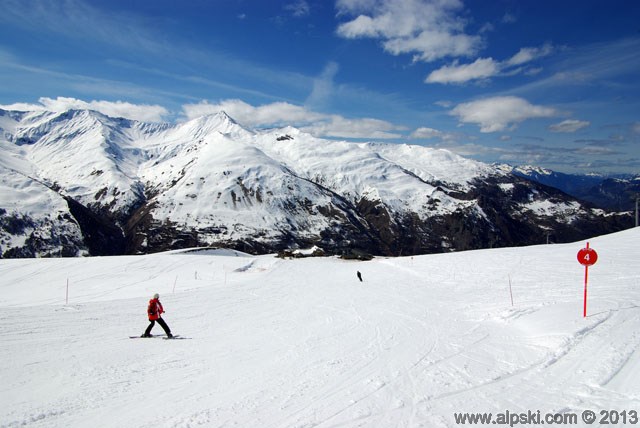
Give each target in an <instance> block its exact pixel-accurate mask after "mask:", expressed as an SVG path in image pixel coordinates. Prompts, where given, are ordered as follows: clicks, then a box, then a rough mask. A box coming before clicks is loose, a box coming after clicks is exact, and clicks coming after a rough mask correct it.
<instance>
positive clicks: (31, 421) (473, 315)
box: [0, 228, 640, 428]
mask: <svg viewBox="0 0 640 428" xmlns="http://www.w3.org/2000/svg"><path fill="white" fill-rule="evenodd" d="M639 239H640V229H638V228H636V229H632V230H628V231H625V232H621V233H616V234H612V235H608V236H602V237H597V238H593V239H591V240H590V242H589V243H590V247H591V248H594V249H595V250H596V251H597V252H598V254H599V260H598V262H597V263H596V264H595V265H594V266H593V267H591V268H590V270H589V289H588V290H589V295H588V296H589V301H588V317H586V318H583V317H582V308H583V306H582V303H583V302H582V296H583V294H582V291H583V278H584V268H583V267H582V266H580V265H579V264H578V262H577V260H576V253H577V252H578V250H579V249H580V248H582V247H584V246H585V242H584V241H583V242H577V243H574V244H562V245H547V246H534V247H527V248H517V249H514V248H504V249H493V250H482V251H467V252H460V253H452V254H440V255H431V256H416V257H403V258H376V259H374V260H372V261H370V262H360V263H356V262H347V261H342V260H338V259H336V258H314V259H300V260H282V259H277V258H274V257H273V256H269V255H267V256H258V257H254V256H249V255H246V254H242V253H237V252H229V251H218V252H211V251H208V252H198V251H196V252H172V253H162V254H155V255H147V256H123V257H100V258H75V259H46V260H0V313H1V315H0V319H1V321H2V329H1V330H0V340H1V341H2V362H3V363H2V364H1V365H0V379H2V382H1V383H0V402H1V403H2V406H0V427H3V428H4V427H7V428H8V427H15V426H29V427H33V428H39V427H47V428H58V427H60V428H62V427H64V428H75V427H78V428H80V427H87V426H105V427H107V426H108V427H111V426H127V427H131V428H137V427H156V428H164V427H197V426H202V427H226V426H242V427H274V428H275V427H282V428H285V427H287V428H289V427H310V426H315V427H344V428H351V427H371V428H378V427H400V426H402V427H430V428H439V427H455V426H459V424H457V423H456V413H466V412H472V413H475V412H491V413H492V417H493V418H494V419H493V420H494V421H495V420H496V419H495V418H497V417H498V416H497V415H498V413H504V412H506V411H509V412H511V413H512V414H513V413H517V414H520V413H525V414H526V413H527V412H531V413H532V414H534V415H536V414H537V412H540V415H541V417H542V418H544V417H545V416H546V415H547V414H548V413H549V414H551V415H552V416H553V415H556V414H562V415H567V416H571V415H576V419H575V420H576V423H575V424H572V425H571V426H581V427H587V426H610V425H604V424H602V423H599V422H597V423H595V424H592V425H587V424H584V423H583V421H582V419H581V417H582V413H583V412H584V411H586V410H591V411H594V412H595V413H596V415H597V416H598V418H601V417H602V415H601V414H600V411H608V410H615V411H617V412H618V418H620V417H621V416H620V414H621V413H622V412H626V417H627V423H626V424H623V423H621V422H622V419H618V421H619V423H618V424H616V425H615V426H636V425H634V424H631V423H630V421H631V418H632V417H633V416H632V413H631V412H633V411H635V412H637V411H638V410H639V407H640V393H639V390H638V383H639V382H640V353H639V352H638V347H639V346H640V335H639V334H638V331H640V309H639V308H640V273H639V272H638V270H637V268H636V266H637V260H638V257H639V255H640V254H639V252H638V246H637V242H638V240H639ZM357 271H360V272H361V273H362V276H363V279H364V282H362V283H361V282H359V281H358V279H357V277H356V272H357ZM67 283H68V290H69V294H68V298H69V303H68V304H65V298H66V290H67ZM510 285H511V289H512V296H513V304H512V301H511V296H510V290H509V289H510ZM155 292H158V293H160V296H161V300H162V302H163V304H164V307H165V309H166V314H165V315H164V319H165V320H166V321H167V323H168V324H169V326H170V327H171V329H172V331H173V333H176V334H180V335H182V336H184V337H188V338H189V339H187V340H179V341H165V340H161V339H133V340H131V339H129V338H128V336H129V335H139V334H141V333H142V332H143V330H144V329H145V327H146V326H147V320H146V305H147V301H148V299H149V298H150V296H151V295H152V294H153V293H155ZM154 333H156V334H160V333H161V330H160V328H159V327H158V326H156V327H155V331H154ZM507 421H509V419H508V417H507ZM543 421H544V419H543ZM522 425H524V424H522ZM546 425H549V424H548V423H547V424H546Z"/></svg>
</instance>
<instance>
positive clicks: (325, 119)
mask: <svg viewBox="0 0 640 428" xmlns="http://www.w3.org/2000/svg"><path fill="white" fill-rule="evenodd" d="M182 111H183V115H184V116H185V118H186V119H194V118H196V117H200V116H203V115H206V114H213V113H217V112H220V111H224V112H226V113H227V114H228V115H229V116H231V117H233V118H234V119H235V120H237V121H238V122H240V123H241V124H243V125H245V126H248V127H251V128H260V127H279V126H295V127H297V128H299V129H301V130H302V131H304V132H308V133H310V134H312V135H314V136H317V137H339V138H375V139H392V138H402V134H399V133H398V132H397V131H401V130H404V129H405V128H404V127H401V126H397V125H394V124H392V123H390V122H387V121H384V120H379V119H372V118H357V119H350V118H345V117H342V116H339V115H335V114H324V113H318V112H315V111H313V110H310V109H309V108H307V107H304V106H299V105H295V104H290V103H286V102H275V103H271V104H265V105H261V106H253V105H251V104H248V103H246V102H244V101H242V100H238V99H230V100H223V101H220V102H219V103H215V104H211V103H209V102H208V101H201V102H199V103H196V104H185V105H183V106H182Z"/></svg>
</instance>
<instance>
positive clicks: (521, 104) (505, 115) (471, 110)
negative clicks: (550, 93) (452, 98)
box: [449, 96, 558, 132]
mask: <svg viewBox="0 0 640 428" xmlns="http://www.w3.org/2000/svg"><path fill="white" fill-rule="evenodd" d="M449 114H451V115H452V116H456V117H457V118H458V120H459V121H460V122H461V123H474V124H476V125H478V126H480V132H498V131H503V130H505V129H508V128H510V129H512V128H515V127H516V126H517V124H519V123H520V122H523V121H525V120H527V119H534V118H541V117H553V116H556V115H558V111H556V110H555V109H553V108H551V107H545V106H538V105H533V104H531V103H529V102H528V101H527V100H525V99H523V98H519V97H513V96H504V97H493V98H485V99H482V100H477V101H471V102H468V103H463V104H459V105H457V106H456V107H455V108H454V109H453V110H451V111H450V113H449Z"/></svg>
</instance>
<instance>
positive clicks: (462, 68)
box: [425, 44, 553, 84]
mask: <svg viewBox="0 0 640 428" xmlns="http://www.w3.org/2000/svg"><path fill="white" fill-rule="evenodd" d="M552 51H553V46H551V45H550V44H545V45H544V46H542V47H540V48H522V49H520V50H519V51H518V53H516V54H515V55H514V56H512V57H511V58H509V59H508V60H506V61H495V60H494V59H493V58H478V59H477V60H475V61H474V62H472V63H471V64H459V62H458V61H457V60H456V61H454V62H453V64H451V65H445V66H443V67H441V68H439V69H437V70H434V71H432V72H431V73H430V74H429V75H428V76H427V78H426V79H425V83H442V84H448V83H453V84H462V83H467V82H470V81H472V80H482V79H488V78H490V77H494V76H498V75H500V74H503V75H509V76H510V75H515V74H520V73H525V74H529V75H531V74H536V73H539V72H540V69H539V68H537V69H530V68H522V67H519V66H521V65H523V64H526V63H528V62H531V61H534V60H536V59H538V58H541V57H543V56H546V55H549V54H550V53H551V52H552Z"/></svg>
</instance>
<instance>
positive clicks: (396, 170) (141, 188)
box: [0, 110, 630, 257]
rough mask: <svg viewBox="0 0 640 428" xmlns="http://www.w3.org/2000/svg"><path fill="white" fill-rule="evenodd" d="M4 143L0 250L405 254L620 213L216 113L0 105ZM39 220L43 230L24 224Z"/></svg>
mask: <svg viewBox="0 0 640 428" xmlns="http://www.w3.org/2000/svg"><path fill="white" fill-rule="evenodd" d="M0 150H1V151H2V154H3V156H2V158H1V159H0V185H1V186H2V189H1V190H2V191H1V192H0V246H1V247H0V254H1V255H2V256H4V257H15V256H28V255H31V256H39V255H51V254H60V253H63V254H66V255H73V254H84V253H89V254H93V255H105V254H122V253H146V252H156V251H162V250H167V249H175V248H184V247H193V246H206V245H222V246H227V247H234V248H237V249H242V250H245V251H249V252H252V253H265V252H274V251H278V250H282V249H285V248H296V247H305V246H311V245H318V246H319V247H321V248H324V249H325V250H326V251H329V252H332V253H345V252H349V251H352V250H358V251H364V252H368V253H373V254H407V253H412V254H416V253H425V252H441V251H448V250H451V249H458V250H464V249H472V248H481V247H489V246H504V245H523V244H528V243H533V242H539V240H538V239H539V236H541V235H543V232H544V231H548V230H555V233H556V234H557V238H556V240H559V241H567V240H571V239H577V238H579V237H583V236H589V235H591V234H594V233H603V232H609V231H614V230H620V229H621V228H623V227H624V226H625V225H626V223H625V221H626V222H629V221H630V219H625V218H622V219H621V218H619V217H615V218H610V217H605V216H604V215H603V214H602V213H601V212H597V211H594V210H590V209H586V208H584V207H583V206H581V205H580V204H579V203H577V202H574V201H572V200H569V199H567V197H566V195H559V194H554V193H552V192H551V193H550V192H549V191H548V190H546V189H542V188H540V186H536V185H535V184H534V183H530V182H528V181H526V180H523V179H521V178H518V177H516V176H514V175H512V174H510V173H509V172H505V171H503V170H502V169H501V168H499V167H493V166H489V165H486V164H483V163H480V162H475V161H472V160H469V159H465V158H462V157H460V156H457V155H455V154H453V153H451V152H448V151H446V150H437V149H431V148H426V147H419V146H409V145H398V144H380V143H350V142H345V141H331V140H323V139H318V138H314V137H312V136H311V135H309V134H305V133H303V132H301V131H299V130H297V129H294V128H290V127H288V128H284V129H279V130H267V131H265V130H248V129H245V128H243V127H242V126H241V125H239V124H238V123H236V122H235V121H234V120H233V119H232V118H230V117H229V116H227V115H226V114H225V113H219V114H216V115H211V116H204V117H201V118H198V119H194V120H191V121H188V122H184V123H177V124H149V123H141V122H137V121H131V120H126V119H117V118H111V117H107V116H105V115H103V114H100V113H97V112H94V111H87V110H70V111H67V112H64V113H52V112H8V111H0ZM16 180H17V181H16ZM26 187H28V188H29V190H28V192H29V197H28V198H27V199H26V200H25V203H24V204H21V203H20V201H22V200H23V199H24V198H25V195H24V191H23V190H20V189H25V188H26ZM486 195H491V197H490V198H489V197H486ZM65 205H67V207H66V208H65ZM541 207H542V209H541ZM52 216H53V217H52ZM51 218H53V220H47V219H51ZM47 221H49V222H50V224H51V226H50V227H48V228H42V231H44V232H42V233H40V235H38V236H33V235H32V233H31V232H30V231H31V230H32V229H33V228H31V229H28V228H27V227H26V226H25V225H26V224H27V223H33V224H44V223H46V222H47ZM16 224H17V225H18V226H19V227H16ZM594 228H595V229H594ZM36 229H37V227H36ZM587 229H588V230H587ZM61 236H64V237H65V238H64V239H61V238H60V237H61ZM78 238H79V239H78ZM27 241H28V242H30V244H29V245H26V244H25V243H26V242H27Z"/></svg>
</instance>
